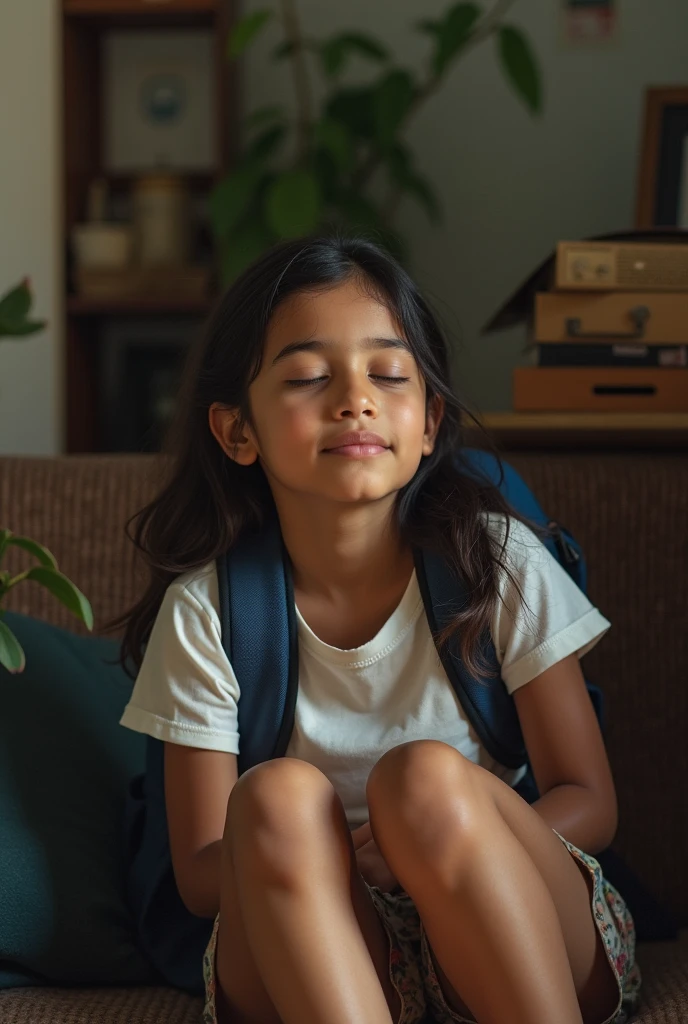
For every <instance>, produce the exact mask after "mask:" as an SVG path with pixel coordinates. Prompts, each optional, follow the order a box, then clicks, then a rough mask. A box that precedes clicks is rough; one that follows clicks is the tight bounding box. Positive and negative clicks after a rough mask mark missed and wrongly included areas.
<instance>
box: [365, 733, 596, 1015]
mask: <svg viewBox="0 0 688 1024" xmlns="http://www.w3.org/2000/svg"><path fill="white" fill-rule="evenodd" d="M502 790H503V791H504V792H502ZM495 794H496V795H497V798H495ZM368 803H369V810H370V823H371V828H372V831H373V835H374V837H375V841H376V843H377V844H378V847H379V849H380V851H381V853H382V855H383V856H384V857H385V859H386V860H387V863H388V864H389V866H390V868H391V870H392V871H393V872H394V874H395V875H396V876H397V878H398V879H399V881H400V882H401V884H402V885H403V886H404V888H405V889H406V891H407V892H408V893H409V894H410V895H411V896H412V897H413V899H414V901H415V903H416V906H417V907H418V911H419V913H420V916H421V919H422V920H423V923H424V926H425V929H426V932H427V935H428V938H429V940H430V943H431V945H432V949H433V952H434V956H435V958H436V960H437V962H438V964H439V965H440V967H441V971H440V979H441V980H443V981H444V982H445V986H443V987H445V993H446V994H447V996H448V1001H449V1002H450V1005H452V1004H453V1005H454V1008H455V1009H457V1010H459V1012H462V1013H464V1015H466V1016H470V1015H473V1016H474V1017H475V1018H476V1020H478V1021H479V1022H480V1024H503V1022H504V1021H506V1020H508V1021H509V1024H545V1022H546V1024H551V1021H554V1020H556V1021H557V1024H582V1021H583V1019H584V1018H583V1015H582V1012H581V1005H580V1003H579V996H580V995H581V994H582V993H585V998H586V1000H587V1003H588V1006H587V1007H586V1020H588V1019H589V1020H593V1019H595V1018H594V1016H590V1017H588V1016H587V1014H588V1013H590V1014H592V1015H594V1014H595V1013H598V1014H599V1016H598V1017H597V1020H603V1019H604V1017H605V1015H608V1014H610V1013H611V1012H613V1009H614V1006H615V1005H616V984H615V982H614V979H613V976H612V974H611V970H610V969H609V967H608V965H606V970H605V969H604V964H602V968H603V971H604V973H600V971H599V966H600V964H601V961H600V960H599V955H598V952H599V951H598V940H599V937H598V935H597V931H596V929H595V926H594V923H593V920H592V913H591V910H590V902H589V893H588V889H587V886H586V884H585V879H584V878H583V877H582V875H581V872H580V871H579V869H578V867H577V866H576V864H575V863H574V861H573V859H572V858H571V856H570V855H569V854H568V852H567V851H566V850H565V849H564V847H563V845H562V844H561V842H560V841H559V839H558V838H557V837H556V836H555V835H554V833H553V832H552V830H551V829H550V828H549V827H548V826H547V825H546V824H545V822H543V821H542V819H541V818H540V817H539V815H538V814H537V812H536V811H534V810H533V809H532V808H531V807H529V806H528V805H527V804H526V803H525V801H523V800H521V798H520V797H519V796H518V795H517V794H515V793H513V792H512V791H511V790H510V789H509V788H508V787H507V786H506V785H504V783H502V782H501V781H500V780H499V779H497V778H496V777H495V776H493V775H491V774H490V773H489V772H486V771H485V770H484V769H482V768H480V767H478V766H477V765H474V764H472V763H471V762H469V761H467V760H466V759H465V758H463V757H462V756H461V755H460V754H459V753H458V752H457V751H455V750H454V749H453V748H451V747H449V746H448V745H446V744H444V743H438V742H434V741H422V742H419V743H409V744H403V745H402V746H400V747H397V748H395V749H394V750H392V751H390V752H389V753H388V754H387V755H385V757H383V758H382V759H381V760H380V762H379V763H378V765H376V766H375V768H374V769H373V772H372V773H371V777H370V780H369V784H368ZM507 806H508V808H509V814H510V817H511V819H512V820H511V822H510V824H511V825H516V824H517V822H518V821H521V822H522V827H521V829H520V833H521V834H520V838H517V835H516V834H515V832H514V830H513V829H512V828H511V827H510V824H508V823H507V821H506V820H505V817H504V816H503V814H502V810H503V809H504V808H505V807H507ZM520 840H523V841H520ZM525 843H528V846H529V847H531V848H532V850H533V851H535V850H537V857H538V862H537V863H536V861H535V860H534V857H533V856H532V855H531V852H529V849H528V848H527V846H526V845H525ZM595 972H597V973H595ZM574 973H575V977H574ZM593 975H594V977H595V978H596V979H597V980H596V984H597V989H596V990H595V991H593V990H592V989H591V986H590V980H591V977H593ZM446 983H448V984H446ZM447 989H448V991H447ZM610 1000H611V1005H610ZM607 1011H608V1012H607Z"/></svg>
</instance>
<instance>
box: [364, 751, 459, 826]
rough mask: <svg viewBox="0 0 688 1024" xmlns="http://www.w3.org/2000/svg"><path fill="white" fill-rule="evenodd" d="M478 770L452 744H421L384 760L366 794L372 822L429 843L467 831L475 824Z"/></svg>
mask: <svg viewBox="0 0 688 1024" xmlns="http://www.w3.org/2000/svg"><path fill="white" fill-rule="evenodd" d="M475 783H476V779H475V765H473V763H472V762H471V761H469V760H468V759H467V758H466V757H464V756H463V754H460V753H459V752H458V750H456V749H455V748H454V747H451V746H450V745H449V744H448V743H443V742H441V741H439V740H415V741H412V742H410V743H402V744H400V745H399V746H398V747H394V748H393V749H392V750H389V751H388V752H387V753H386V754H384V755H383V756H382V757H381V758H380V760H379V761H378V762H377V764H376V765H375V767H374V768H373V770H372V771H371V773H370V776H369V778H368V784H367V788H366V795H367V798H368V806H369V808H370V813H371V817H373V816H374V817H375V818H376V819H377V824H379V825H381V826H382V827H384V823H385V819H386V820H387V821H388V822H389V823H390V825H392V824H393V823H396V825H397V826H398V827H399V828H403V829H404V830H405V831H409V830H411V831H412V832H413V833H415V834H417V835H418V836H419V837H423V836H424V837H426V838H427V839H428V842H429V843H430V844H431V845H433V846H435V845H436V843H437V841H438V839H439V838H440V836H441V835H443V834H445V833H447V832H451V833H452V835H455V833H456V830H457V828H461V829H465V830H467V829H468V828H470V826H471V823H472V821H473V820H474V818H475V812H476V804H477V802H478V801H477V787H476V784H475ZM421 824H422V828H421V827H420V826H421Z"/></svg>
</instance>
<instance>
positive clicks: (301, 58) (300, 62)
mask: <svg viewBox="0 0 688 1024" xmlns="http://www.w3.org/2000/svg"><path fill="white" fill-rule="evenodd" d="M281 4H282V17H283V20H284V31H285V35H286V37H287V39H288V41H289V42H290V43H292V52H291V56H290V60H291V68H292V75H293V78H294V92H295V93H296V103H297V107H298V115H297V129H296V130H297V135H296V152H297V156H298V159H299V162H302V161H303V160H304V158H305V156H306V153H307V152H308V141H309V138H308V137H309V134H310V129H311V123H312V120H313V101H312V96H311V83H310V80H309V78H308V67H307V66H306V50H305V46H304V40H303V37H302V35H301V25H300V23H299V15H298V11H297V9H296V2H295V0H281Z"/></svg>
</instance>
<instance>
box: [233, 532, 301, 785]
mask: <svg viewBox="0 0 688 1024" xmlns="http://www.w3.org/2000/svg"><path fill="white" fill-rule="evenodd" d="M217 576H218V586H219V600H220V626H221V636H222V644H223V647H224V649H225V651H226V653H227V656H228V658H229V660H230V662H231V665H232V668H233V669H234V671H235V673H236V677H237V679H238V680H239V687H240V694H241V695H240V698H239V704H238V718H239V737H240V740H239V744H240V751H239V758H238V761H239V774H241V773H243V772H245V771H247V770H248V769H249V768H251V767H253V765H256V764H259V763H260V762H261V761H268V760H270V759H271V758H273V757H281V756H282V755H283V754H284V753H285V751H286V749H287V746H288V743H289V737H290V736H291V732H292V727H293V722H294V711H295V708H296V695H297V690H298V644H297V636H296V613H295V611H294V588H293V583H292V572H291V565H290V562H289V556H288V555H287V552H286V548H285V547H284V542H283V540H282V535H281V531H280V529H279V525H278V523H277V522H276V520H271V522H270V523H269V524H268V525H267V526H266V527H265V528H264V529H262V530H261V531H260V532H257V531H256V532H254V533H248V534H246V535H245V536H244V537H242V538H241V540H240V541H239V542H238V543H237V544H235V545H234V547H233V548H232V549H231V551H230V552H228V553H227V554H226V555H223V556H221V557H220V558H218V560H217Z"/></svg>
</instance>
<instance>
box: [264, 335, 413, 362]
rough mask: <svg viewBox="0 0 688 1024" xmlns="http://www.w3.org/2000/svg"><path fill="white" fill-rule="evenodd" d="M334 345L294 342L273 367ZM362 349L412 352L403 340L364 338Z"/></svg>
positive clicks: (285, 347)
mask: <svg viewBox="0 0 688 1024" xmlns="http://www.w3.org/2000/svg"><path fill="white" fill-rule="evenodd" d="M333 346H334V343H333V342H331V341H320V340H318V339H317V338H311V339H310V340H308V341H292V342H290V343H289V344H288V345H285V346H284V348H283V349H282V350H281V351H280V352H279V353H278V354H277V355H276V356H275V358H274V359H273V360H272V365H273V366H274V365H275V363H278V362H279V361H280V360H281V359H286V357H287V356H290V355H292V354H293V353H294V352H322V351H323V350H325V349H328V348H333ZM360 347H361V348H362V349H366V350H367V349H382V348H401V349H404V350H405V351H406V352H410V351H411V349H410V348H409V345H408V342H406V341H403V340H402V339H401V338H363V339H362V340H361V345H360Z"/></svg>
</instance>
